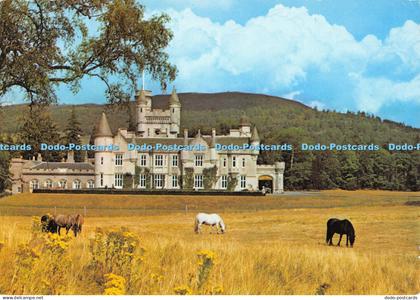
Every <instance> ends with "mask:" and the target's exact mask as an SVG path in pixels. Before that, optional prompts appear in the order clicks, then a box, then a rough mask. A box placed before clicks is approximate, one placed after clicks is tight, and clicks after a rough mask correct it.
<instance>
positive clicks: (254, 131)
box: [251, 126, 260, 142]
mask: <svg viewBox="0 0 420 300" xmlns="http://www.w3.org/2000/svg"><path fill="white" fill-rule="evenodd" d="M259 141H260V136H259V135H258V130H257V126H254V128H253V129H252V134H251V142H259Z"/></svg>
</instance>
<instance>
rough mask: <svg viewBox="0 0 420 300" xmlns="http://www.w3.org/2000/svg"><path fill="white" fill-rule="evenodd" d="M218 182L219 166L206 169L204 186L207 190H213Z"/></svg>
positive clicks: (204, 171)
mask: <svg viewBox="0 0 420 300" xmlns="http://www.w3.org/2000/svg"><path fill="white" fill-rule="evenodd" d="M216 182H217V166H214V167H212V168H205V169H204V170H203V184H204V189H205V190H210V189H212V187H213V185H214V184H215V183H216Z"/></svg>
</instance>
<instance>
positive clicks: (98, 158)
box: [94, 113, 114, 188]
mask: <svg viewBox="0 0 420 300" xmlns="http://www.w3.org/2000/svg"><path fill="white" fill-rule="evenodd" d="M94 137H95V146H96V147H97V148H98V147H102V148H103V149H101V150H98V151H95V186H96V187H99V188H103V187H112V185H113V184H114V169H113V167H114V165H113V153H112V151H111V150H107V149H106V147H107V146H109V145H113V143H114V138H113V135H112V131H111V128H110V127H109V123H108V119H107V117H106V115H105V113H102V115H101V118H100V119H99V122H98V124H97V125H96V132H95V134H94Z"/></svg>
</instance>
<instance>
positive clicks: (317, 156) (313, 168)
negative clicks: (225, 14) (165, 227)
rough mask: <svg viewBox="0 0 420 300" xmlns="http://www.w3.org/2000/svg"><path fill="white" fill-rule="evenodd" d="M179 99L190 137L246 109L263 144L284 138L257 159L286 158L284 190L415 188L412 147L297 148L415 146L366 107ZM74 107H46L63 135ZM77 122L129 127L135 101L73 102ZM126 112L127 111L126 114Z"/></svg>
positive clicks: (225, 126) (6, 113) (12, 124)
mask: <svg viewBox="0 0 420 300" xmlns="http://www.w3.org/2000/svg"><path fill="white" fill-rule="evenodd" d="M179 98H180V100H181V103H182V119H181V122H182V124H181V127H182V128H189V132H190V134H194V133H195V132H196V130H197V129H198V128H201V130H202V132H210V130H211V128H212V127H215V128H217V130H218V132H219V133H225V132H227V131H228V130H229V128H232V127H237V126H238V123H239V118H240V117H241V115H243V114H246V115H247V116H248V118H249V119H250V121H251V122H252V123H253V124H255V125H256V126H257V127H258V130H259V133H260V137H261V139H262V142H263V143H266V144H281V143H289V144H293V145H294V148H293V149H294V150H293V151H284V152H272V151H266V152H263V153H262V154H261V156H260V162H261V163H272V162H274V161H276V160H283V161H285V162H286V174H285V175H286V176H285V184H286V188H287V189H330V188H343V189H358V188H366V189H395V190H420V155H419V151H417V152H394V153H392V152H389V151H387V150H386V149H381V150H379V151H371V152H354V151H342V152H318V151H313V152H310V151H304V152H303V151H300V150H299V146H300V144H301V143H323V144H328V143H336V144H349V143H350V144H371V143H372V144H378V145H380V146H383V145H386V144H388V143H396V144H403V143H409V144H416V143H419V142H420V129H417V128H412V127H408V126H405V125H404V124H400V123H396V122H392V121H389V120H382V119H380V118H378V117H374V116H371V115H368V114H365V113H363V112H360V113H351V112H348V113H344V114H343V113H337V112H333V111H318V110H316V109H312V108H310V107H307V106H305V105H303V104H301V103H299V102H296V101H291V100H287V99H282V98H278V97H272V96H266V95H256V94H246V93H218V94H198V93H185V94H179ZM168 99H169V96H168V95H165V96H162V95H160V96H155V97H153V106H154V107H156V108H166V106H167V102H168ZM72 109H73V108H72V106H67V105H60V106H53V107H51V108H50V112H51V117H52V120H53V122H55V123H56V124H57V129H58V131H59V132H62V135H65V134H64V131H65V128H66V126H67V122H68V118H69V115H70V112H71V110H72ZM26 110H27V108H26V107H25V106H23V105H18V106H8V107H4V108H3V109H2V111H1V114H2V120H1V122H0V132H2V133H3V135H5V134H7V135H8V137H4V138H7V139H8V140H10V135H12V136H14V138H13V140H16V133H17V132H18V131H19V127H20V126H21V124H22V116H23V115H24V114H25V111H26ZM74 110H75V113H76V116H77V119H78V121H79V122H80V127H81V129H82V131H83V135H84V136H85V138H84V140H88V135H90V134H91V132H92V129H93V124H94V121H95V120H96V119H97V118H98V117H99V115H100V113H101V112H102V111H103V110H105V111H106V112H107V115H108V118H109V121H110V124H111V127H112V129H113V130H114V131H115V130H116V129H117V128H120V127H128V126H129V121H130V118H129V115H130V114H131V116H132V118H131V121H133V119H134V111H135V106H134V103H131V105H130V106H129V107H122V108H112V107H104V106H101V105H94V104H86V105H80V106H75V107H74ZM127 112H130V114H128V113H127Z"/></svg>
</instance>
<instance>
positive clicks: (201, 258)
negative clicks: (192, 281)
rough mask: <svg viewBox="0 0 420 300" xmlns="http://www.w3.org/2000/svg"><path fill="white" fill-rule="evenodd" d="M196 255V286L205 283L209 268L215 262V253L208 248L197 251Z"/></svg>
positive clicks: (199, 286)
mask: <svg viewBox="0 0 420 300" xmlns="http://www.w3.org/2000/svg"><path fill="white" fill-rule="evenodd" d="M197 257H198V272H197V273H198V275H197V288H198V289H201V287H202V286H203V285H204V284H205V283H206V281H207V279H208V278H209V275H210V272H211V269H212V268H213V266H214V264H215V259H216V254H215V253H214V252H213V251H210V250H200V251H198V252H197Z"/></svg>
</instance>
